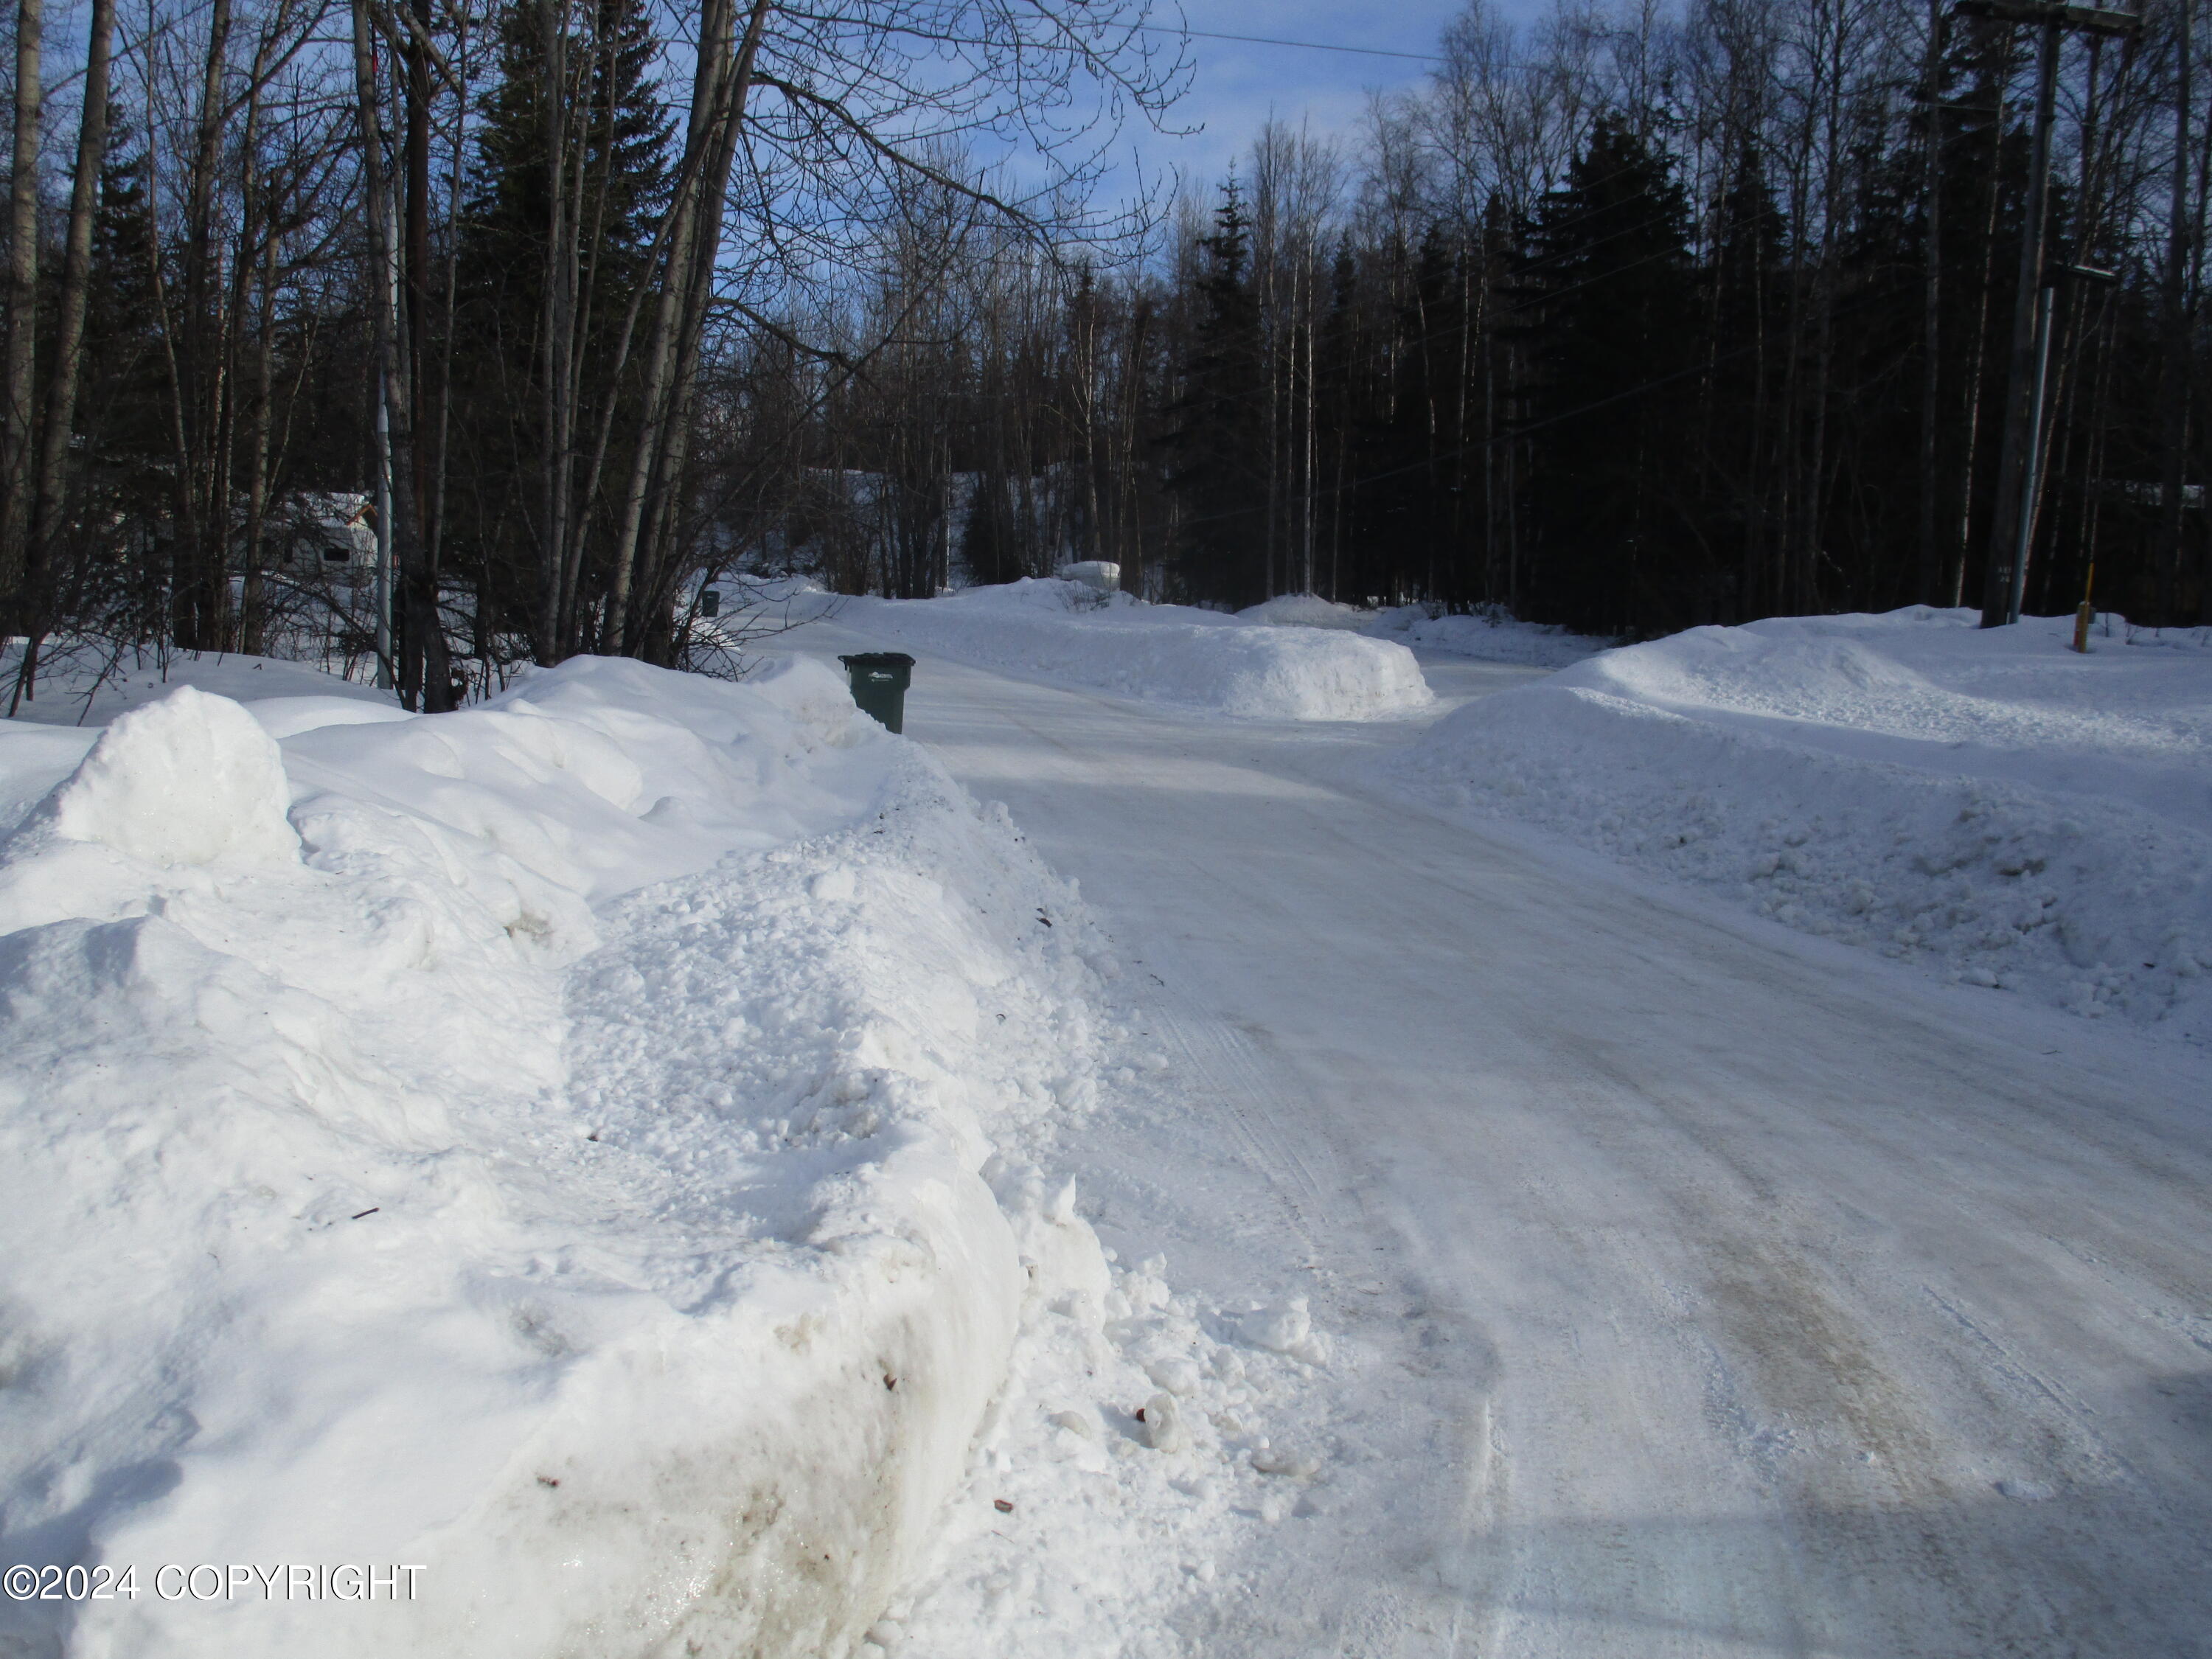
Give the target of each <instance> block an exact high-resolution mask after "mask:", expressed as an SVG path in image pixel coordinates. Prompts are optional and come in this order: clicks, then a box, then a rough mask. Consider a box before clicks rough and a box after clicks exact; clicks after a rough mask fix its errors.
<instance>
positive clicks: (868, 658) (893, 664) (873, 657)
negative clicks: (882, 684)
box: [837, 651, 914, 668]
mask: <svg viewBox="0 0 2212 1659" xmlns="http://www.w3.org/2000/svg"><path fill="white" fill-rule="evenodd" d="M837 660H838V661H839V662H842V663H843V664H844V665H845V666H846V667H848V668H911V667H913V666H914V659H913V658H912V657H909V656H908V655H907V653H905V652H903V651H856V652H854V653H853V654H852V655H851V656H849V657H840V658H838V659H837Z"/></svg>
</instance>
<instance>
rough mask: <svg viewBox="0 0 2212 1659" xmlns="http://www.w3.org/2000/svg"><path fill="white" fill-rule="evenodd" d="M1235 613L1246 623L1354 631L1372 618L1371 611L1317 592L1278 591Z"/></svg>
mask: <svg viewBox="0 0 2212 1659" xmlns="http://www.w3.org/2000/svg"><path fill="white" fill-rule="evenodd" d="M1237 615H1238V616H1240V617H1243V618H1244V620H1245V621H1247V622H1255V623H1266V624H1267V626H1269V627H1270V628H1343V629H1353V630H1355V631H1357V630H1359V629H1365V628H1367V627H1369V626H1370V625H1371V624H1372V623H1374V621H1375V613H1374V612H1373V611H1362V610H1360V609H1359V608H1358V606H1357V605H1339V604H1338V603H1337V602H1336V601H1335V600H1334V599H1323V598H1322V597H1321V595H1320V594H1318V593H1278V594H1276V595H1275V597H1274V598H1273V599H1263V600H1261V602H1260V603H1259V604H1258V605H1247V606H1245V607H1244V609H1243V610H1242V611H1238V612H1237Z"/></svg>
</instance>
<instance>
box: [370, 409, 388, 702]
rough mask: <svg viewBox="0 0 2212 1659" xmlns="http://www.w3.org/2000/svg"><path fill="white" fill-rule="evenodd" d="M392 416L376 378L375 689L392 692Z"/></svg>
mask: <svg viewBox="0 0 2212 1659" xmlns="http://www.w3.org/2000/svg"><path fill="white" fill-rule="evenodd" d="M391 421H392V416H391V414H390V411H388V410H386V408H385V406H384V377H383V376H382V375H381V374H379V375H378V376H377V377H376V590H375V592H376V597H375V599H374V605H375V606H376V689H377V690H380V691H389V690H392V425H391Z"/></svg>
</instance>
